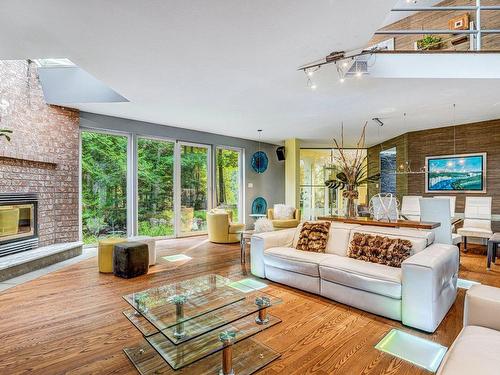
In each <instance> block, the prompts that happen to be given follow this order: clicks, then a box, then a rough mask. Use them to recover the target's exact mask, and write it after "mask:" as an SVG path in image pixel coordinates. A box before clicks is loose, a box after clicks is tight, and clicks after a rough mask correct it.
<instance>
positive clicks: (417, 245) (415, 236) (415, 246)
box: [349, 225, 434, 255]
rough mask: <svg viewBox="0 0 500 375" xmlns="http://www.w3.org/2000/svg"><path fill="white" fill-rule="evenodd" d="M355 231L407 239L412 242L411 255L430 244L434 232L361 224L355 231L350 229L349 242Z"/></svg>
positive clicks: (432, 240)
mask: <svg viewBox="0 0 500 375" xmlns="http://www.w3.org/2000/svg"><path fill="white" fill-rule="evenodd" d="M355 232H357V233H369V234H378V235H380V236H385V237H389V238H401V239H403V240H408V241H410V242H411V244H412V251H411V255H413V254H416V253H418V252H420V251H422V250H424V249H425V248H426V247H427V246H430V245H431V244H432V243H433V242H434V232H432V231H424V230H418V229H406V228H386V227H376V226H371V225H363V226H361V227H360V228H357V229H356V231H351V237H350V239H349V243H350V242H351V240H352V237H353V235H354V233H355Z"/></svg>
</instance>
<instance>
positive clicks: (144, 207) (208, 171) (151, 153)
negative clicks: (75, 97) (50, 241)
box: [81, 130, 243, 244]
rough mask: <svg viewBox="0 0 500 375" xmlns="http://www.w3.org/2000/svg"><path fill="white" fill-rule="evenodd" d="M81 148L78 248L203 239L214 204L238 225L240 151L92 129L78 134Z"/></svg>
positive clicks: (240, 186) (240, 177) (241, 152)
mask: <svg viewBox="0 0 500 375" xmlns="http://www.w3.org/2000/svg"><path fill="white" fill-rule="evenodd" d="M81 144H82V155H81V158H82V163H81V179H82V183H81V195H82V199H81V204H82V223H81V224H82V237H83V240H84V242H85V244H96V243H97V242H98V240H99V239H100V238H105V237H127V236H131V235H143V236H144V235H145V236H151V237H175V236H187V235H193V234H202V233H206V231H207V220H206V215H207V211H208V210H209V209H210V208H212V207H215V206H221V207H224V208H226V209H228V210H230V211H232V213H233V221H235V222H237V221H240V222H241V221H242V216H243V213H242V209H241V207H242V202H243V198H242V197H243V194H242V181H241V180H242V176H243V170H242V169H243V164H242V157H243V151H242V150H241V149H237V148H231V147H225V146H217V147H215V149H214V151H215V152H214V153H212V147H211V146H209V145H203V144H195V143H187V142H181V141H171V140H165V139H161V138H149V137H146V136H134V135H128V134H127V135H122V134H120V133H111V132H109V133H108V132H100V131H93V130H82V131H81ZM212 154H214V155H213V156H212ZM213 168H215V169H216V170H215V176H214V175H212V170H213ZM213 177H215V178H213Z"/></svg>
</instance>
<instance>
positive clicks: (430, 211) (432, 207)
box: [420, 198, 462, 246]
mask: <svg viewBox="0 0 500 375" xmlns="http://www.w3.org/2000/svg"><path fill="white" fill-rule="evenodd" d="M451 219H452V217H451V215H450V200H449V199H435V198H421V199H420V220H422V221H432V222H438V223H440V225H439V227H437V228H434V229H433V232H434V236H435V237H434V242H435V243H443V244H447V245H455V246H458V245H459V244H460V242H461V239H462V237H461V236H460V235H458V234H455V233H452V232H453V228H452V224H451Z"/></svg>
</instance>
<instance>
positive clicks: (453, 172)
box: [425, 153, 486, 193]
mask: <svg viewBox="0 0 500 375" xmlns="http://www.w3.org/2000/svg"><path fill="white" fill-rule="evenodd" d="M426 162H427V163H426V164H427V172H428V174H427V176H426V177H427V178H426V189H425V190H426V192H428V193H429V192H485V190H486V189H485V175H486V171H485V166H486V154H485V153H481V154H467V155H452V156H436V157H434V156H433V157H427V158H426Z"/></svg>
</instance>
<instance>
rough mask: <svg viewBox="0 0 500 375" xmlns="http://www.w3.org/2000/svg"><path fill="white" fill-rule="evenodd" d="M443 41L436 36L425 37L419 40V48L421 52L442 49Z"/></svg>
mask: <svg viewBox="0 0 500 375" xmlns="http://www.w3.org/2000/svg"><path fill="white" fill-rule="evenodd" d="M441 41H442V39H441V38H440V37H438V36H434V35H425V36H424V37H423V38H422V39H419V40H417V48H418V49H420V50H434V49H440V48H441Z"/></svg>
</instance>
